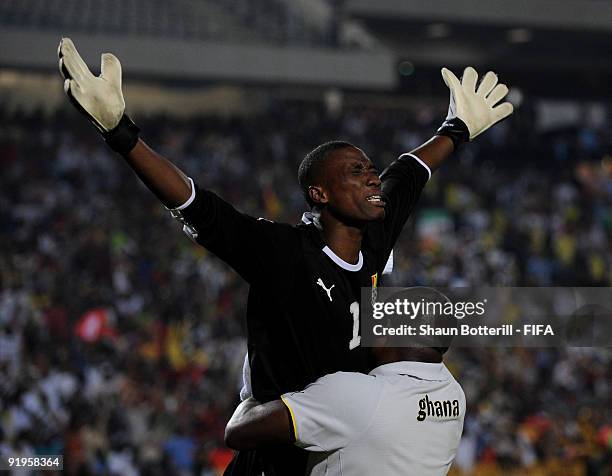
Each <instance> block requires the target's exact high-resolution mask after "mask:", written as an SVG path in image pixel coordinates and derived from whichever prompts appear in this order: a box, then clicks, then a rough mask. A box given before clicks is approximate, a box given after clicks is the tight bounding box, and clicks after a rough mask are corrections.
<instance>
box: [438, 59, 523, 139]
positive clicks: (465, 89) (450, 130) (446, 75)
mask: <svg viewBox="0 0 612 476" xmlns="http://www.w3.org/2000/svg"><path fill="white" fill-rule="evenodd" d="M442 78H443V79H444V82H445V83H446V85H447V86H448V89H450V104H449V107H448V115H447V116H446V121H445V122H444V124H442V127H440V129H438V132H437V134H438V135H446V136H448V137H450V138H451V139H452V140H453V142H454V144H455V149H456V148H457V147H458V146H459V145H460V144H461V143H462V142H467V141H470V140H472V139H474V138H475V137H477V136H478V135H480V134H482V133H483V132H484V131H486V130H487V129H488V128H489V127H491V126H492V125H494V124H496V123H497V122H499V121H501V120H502V119H504V118H506V117H508V116H509V115H510V114H512V111H513V107H512V104H510V103H509V102H504V103H502V104H500V105H498V106H496V104H497V103H498V102H499V101H501V100H502V99H503V98H504V97H506V94H508V87H507V86H506V85H505V84H497V81H498V80H497V75H496V74H495V73H493V72H492V71H489V72H488V73H487V74H485V76H484V77H483V78H482V81H481V82H480V85H479V86H478V89H477V88H476V83H477V81H478V73H477V72H476V70H475V69H474V68H472V67H471V66H468V67H467V68H465V71H464V72H463V77H462V78H461V81H459V79H458V78H457V76H455V75H454V74H453V73H452V71H450V70H448V69H446V68H442Z"/></svg>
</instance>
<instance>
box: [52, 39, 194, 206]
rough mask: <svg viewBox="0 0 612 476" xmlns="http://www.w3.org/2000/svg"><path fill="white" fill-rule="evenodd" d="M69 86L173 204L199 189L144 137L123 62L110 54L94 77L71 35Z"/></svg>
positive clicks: (65, 44) (65, 59)
mask: <svg viewBox="0 0 612 476" xmlns="http://www.w3.org/2000/svg"><path fill="white" fill-rule="evenodd" d="M58 56H59V68H60V72H61V73H62V75H63V76H64V79H65V81H64V91H65V92H66V94H67V95H68V97H69V98H70V101H71V102H72V103H73V105H74V106H75V107H76V108H77V109H78V110H79V111H80V112H82V113H83V114H84V115H85V116H86V117H87V118H88V119H89V120H90V121H91V122H92V123H93V124H94V125H95V126H96V128H97V129H98V131H100V133H101V134H102V136H103V137H104V140H106V142H107V144H108V145H109V146H110V147H111V148H112V149H113V150H115V151H116V152H118V153H119V154H121V155H122V156H123V158H124V159H125V160H126V162H127V163H128V164H129V165H130V167H132V169H133V170H134V172H136V174H137V175H138V177H139V178H140V179H141V180H142V181H143V182H144V184H145V185H146V186H147V187H148V188H149V189H150V190H151V191H152V192H153V193H154V194H155V196H157V198H158V199H159V200H160V201H161V202H162V203H163V204H164V205H165V206H166V207H168V208H175V207H178V206H180V205H182V204H184V203H185V202H186V201H187V200H189V198H190V197H191V196H192V193H193V192H194V189H193V184H192V183H191V181H190V180H189V178H188V177H187V176H186V175H185V174H184V173H183V172H181V170H180V169H179V168H178V167H176V166H175V165H174V164H173V163H172V162H170V161H169V160H167V159H165V158H164V157H162V156H161V155H159V154H157V153H156V152H155V151H153V150H152V149H150V148H149V147H148V146H147V145H146V144H145V143H144V141H142V140H141V139H139V136H138V134H139V129H138V127H137V126H136V125H135V124H134V123H133V122H132V121H131V120H130V118H129V117H128V116H127V115H126V114H125V101H124V99H123V93H122V91H121V63H120V62H119V60H118V59H117V58H116V57H115V56H114V55H112V54H110V53H104V54H103V55H102V61H101V74H100V76H94V75H93V74H92V73H91V71H90V70H89V68H88V67H87V65H86V64H85V62H84V61H83V59H82V58H81V56H80V55H79V53H78V51H77V50H76V48H75V46H74V43H73V42H72V40H70V38H62V40H61V41H60V44H59V47H58Z"/></svg>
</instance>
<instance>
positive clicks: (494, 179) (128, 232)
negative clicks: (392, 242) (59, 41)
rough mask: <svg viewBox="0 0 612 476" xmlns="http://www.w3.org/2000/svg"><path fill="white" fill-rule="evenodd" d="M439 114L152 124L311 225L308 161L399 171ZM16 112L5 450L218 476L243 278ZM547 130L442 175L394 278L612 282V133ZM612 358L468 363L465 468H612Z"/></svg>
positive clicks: (471, 354)
mask: <svg viewBox="0 0 612 476" xmlns="http://www.w3.org/2000/svg"><path fill="white" fill-rule="evenodd" d="M439 112H440V111H437V110H423V111H422V114H421V115H419V116H414V115H409V114H407V113H405V112H402V111H399V110H388V109H376V108H363V107H360V108H347V109H346V110H345V111H344V112H343V113H342V114H340V115H327V114H326V113H325V109H324V107H323V105H321V104H318V103H306V102H277V103H276V104H272V105H270V107H269V108H268V109H267V110H265V111H262V112H261V113H259V114H258V115H256V116H252V117H230V118H225V119H221V118H214V117H200V118H194V119H191V120H179V119H172V118H169V117H161V116H160V117H150V118H148V119H144V118H142V119H141V120H139V122H140V124H141V126H142V128H143V130H144V131H145V137H146V138H149V139H150V140H151V142H152V143H153V144H154V145H155V146H156V147H157V148H158V150H160V151H161V152H163V153H165V154H167V155H168V156H169V157H172V158H173V159H175V160H176V161H177V163H179V164H180V165H181V166H182V167H183V168H184V169H185V170H186V171H187V172H188V173H189V174H190V175H192V176H193V177H195V178H197V179H198V180H199V181H200V183H202V184H204V185H206V186H207V187H210V188H211V189H213V190H215V191H217V192H219V193H220V194H221V195H222V196H223V197H225V198H226V199H228V200H229V201H231V202H232V203H234V204H235V205H236V206H237V207H238V208H239V209H241V210H243V211H245V212H248V213H251V214H254V215H256V216H265V217H267V218H270V219H275V220H279V221H282V220H285V221H290V222H295V221H296V220H297V219H298V218H299V216H300V214H301V212H302V211H303V209H304V205H303V202H302V197H301V194H300V192H299V189H298V187H297V185H296V168H297V164H298V163H299V160H300V158H301V155H302V154H303V153H304V152H305V151H307V150H309V149H310V148H312V147H313V146H315V145H316V144H317V143H319V142H321V141H323V140H325V139H328V138H332V137H342V138H345V139H348V140H351V141H353V142H354V143H356V144H358V145H360V146H362V147H363V148H364V149H365V150H366V152H367V153H368V154H369V155H370V156H371V157H372V158H373V159H374V160H375V161H376V162H377V163H378V164H379V165H381V166H382V165H384V164H386V163H388V162H389V161H390V160H392V158H393V157H394V156H395V155H397V154H398V153H399V152H403V151H405V150H408V149H410V148H411V147H413V146H414V145H416V144H418V143H420V142H421V141H422V140H423V139H424V138H426V137H427V136H428V135H429V134H430V133H431V131H432V127H433V125H434V124H435V123H436V119H437V116H438V113H439ZM0 114H1V116H2V117H1V122H2V124H3V127H2V128H1V129H0V166H1V168H2V171H3V172H2V175H1V176H0V177H1V178H0V206H1V208H2V214H0V248H1V249H2V255H1V258H0V289H1V293H0V369H1V370H0V373H1V374H2V378H1V379H0V396H1V398H0V402H1V406H0V421H1V422H2V425H0V428H1V433H0V452H10V453H12V454H20V455H30V454H45V453H53V452H58V453H63V454H64V455H65V470H66V474H69V475H76V474H94V475H97V474H100V475H101V474H118V475H119V474H120V475H123V476H130V475H137V474H150V475H156V474H159V475H187V474H195V475H214V474H219V472H220V471H221V470H222V468H223V467H224V465H225V464H226V463H227V461H228V460H229V458H230V456H231V452H229V450H227V449H226V448H225V447H224V446H223V442H222V434H223V427H224V424H225V422H226V420H227V418H228V417H229V415H230V413H231V411H232V409H233V407H234V405H235V403H236V398H237V392H238V388H239V385H240V369H241V364H242V358H243V355H244V351H245V342H244V338H243V335H244V334H243V329H244V306H245V303H246V286H245V284H244V283H243V282H242V281H241V280H240V279H239V278H238V277H237V276H236V275H235V274H234V273H233V272H232V271H230V270H229V269H228V268H227V267H226V266H225V265H223V264H222V263H221V262H220V261H218V260H217V259H216V258H214V257H211V256H210V255H209V254H207V253H206V251H204V250H203V249H202V248H200V247H197V246H195V245H194V244H192V243H191V242H190V241H189V240H188V239H187V238H186V237H185V236H183V235H182V233H181V232H180V231H179V227H178V225H177V224H176V223H175V222H174V221H173V220H172V219H171V218H170V217H169V214H168V213H167V212H166V211H165V210H164V209H163V207H161V206H160V205H159V204H158V203H157V202H156V201H155V199H154V198H153V197H152V196H151V195H150V194H149V193H148V192H146V191H145V190H144V188H143V187H142V186H139V184H138V182H137V180H136V179H135V178H134V177H133V176H132V174H131V173H130V172H129V170H128V169H127V167H125V166H124V164H122V163H121V160H120V159H118V158H117V157H113V156H111V154H110V153H109V152H108V151H107V150H106V149H105V148H104V146H103V144H101V143H100V141H99V140H98V137H97V136H96V134H95V132H93V131H92V130H91V129H90V128H89V125H88V124H84V123H83V121H81V120H79V119H80V118H77V117H75V114H76V113H72V112H71V113H66V112H65V111H59V112H57V113H55V114H53V115H51V116H46V117H45V116H43V115H42V114H38V113H32V114H19V113H12V114H11V115H10V116H9V114H8V113H7V112H6V111H2V112H1V113H0ZM608 114H609V111H608ZM533 120H534V119H533V117H532V116H530V114H528V113H527V112H525V113H524V114H520V115H519V116H517V117H516V118H515V119H514V120H512V121H509V122H507V123H504V124H503V125H502V126H501V127H499V128H497V129H495V131H492V132H491V133H488V134H486V135H485V136H484V137H483V138H482V140H481V141H480V142H479V143H478V144H473V145H470V146H467V147H465V148H464V149H463V151H462V152H461V153H460V154H459V155H458V156H457V157H456V160H455V161H454V162H453V163H451V164H448V167H445V168H443V169H442V170H440V171H439V172H438V173H437V174H436V175H435V176H434V177H435V178H434V180H433V181H432V182H431V183H430V184H429V185H428V186H427V189H426V193H425V194H424V197H423V198H422V201H421V203H420V205H419V208H418V212H417V214H416V217H415V218H414V220H413V221H414V224H413V226H411V227H410V228H409V229H408V230H406V231H405V232H404V234H403V237H402V238H401V239H400V242H399V244H398V246H397V248H396V263H395V266H396V271H395V272H394V274H393V275H392V276H393V277H392V283H395V284H398V285H405V284H407V283H410V284H434V285H449V284H455V285H457V284H463V283H465V284H484V283H486V284H488V285H530V284H533V285H538V286H549V285H563V284H572V285H585V286H591V285H599V286H610V284H611V281H612V256H611V254H610V252H611V251H610V243H611V242H612V239H611V238H612V216H611V215H610V213H611V210H612V206H611V205H612V203H611V202H612V164H611V161H612V159H611V158H610V157H609V156H605V153H606V152H607V151H610V146H611V145H612V137H611V136H610V132H609V129H607V128H594V127H586V126H585V127H582V128H579V129H572V130H568V129H563V130H557V131H553V132H547V133H546V135H544V134H542V133H537V132H535V131H536V130H537V129H536V128H535V127H534V125H533ZM516 137H521V141H520V143H519V142H517V141H516ZM313 141H316V142H313ZM517 157H520V162H519V161H518V160H517ZM432 226H434V227H435V229H436V230H437V233H435V234H433V235H432V234H431V233H428V230H431V227H432ZM172 230H175V231H174V232H173V231H172ZM610 358H611V355H610V352H609V349H608V350H606V349H568V350H563V349H498V350H491V349H471V350H465V349H458V350H454V351H452V353H451V354H450V355H449V357H448V359H447V361H448V363H449V367H450V368H451V369H452V371H453V372H454V373H455V375H456V376H457V377H458V379H459V381H460V382H462V384H463V386H464V388H465V392H466V395H467V400H468V413H467V415H468V416H467V419H466V425H465V433H464V438H463V440H462V444H461V446H460V449H459V454H458V456H457V460H456V463H455V467H454V469H453V470H452V471H453V472H452V473H451V474H454V475H468V474H479V475H498V474H504V475H512V474H527V472H528V474H534V475H538V474H542V475H550V474H563V475H586V474H606V473H605V471H609V469H610V465H611V456H612V427H610V414H609V395H610V382H611V381H612V374H611V372H612V365H611V364H612V362H611V361H610ZM605 468H608V469H607V470H606V469H605Z"/></svg>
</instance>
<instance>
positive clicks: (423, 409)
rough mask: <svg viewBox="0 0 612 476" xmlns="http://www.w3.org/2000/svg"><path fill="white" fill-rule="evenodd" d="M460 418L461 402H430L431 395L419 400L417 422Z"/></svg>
mask: <svg viewBox="0 0 612 476" xmlns="http://www.w3.org/2000/svg"><path fill="white" fill-rule="evenodd" d="M458 416H459V400H430V399H429V395H425V398H421V399H420V400H419V413H418V414H417V421H423V420H425V418H427V417H436V418H443V419H444V418H448V419H453V418H456V417H458Z"/></svg>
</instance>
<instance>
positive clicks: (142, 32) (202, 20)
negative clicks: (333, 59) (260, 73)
mask: <svg viewBox="0 0 612 476" xmlns="http://www.w3.org/2000/svg"><path fill="white" fill-rule="evenodd" d="M0 26H10V27H11V28H26V29H30V30H35V31H65V30H70V31H71V32H73V33H79V32H80V33H87V34H113V35H118V36H144V37H146V36H149V37H158V38H159V37H161V38H175V39H183V40H210V39H214V40H216V41H229V42H232V43H249V42H261V43H272V44H279V45H285V44H297V45H325V44H331V43H330V41H331V40H330V38H331V36H332V35H331V32H329V31H326V29H325V28H320V27H317V26H313V25H312V23H310V22H305V21H304V20H302V18H301V16H300V15H298V14H297V12H294V11H293V10H292V9H291V8H289V7H288V5H287V3H285V2H282V1H279V0H262V1H259V2H250V1H247V0H222V1H212V0H177V1H173V2H166V1H163V0H154V1H147V0H130V1H121V0H102V1H95V2H94V1H90V0H83V1H77V0H50V1H45V0H25V1H18V0H15V1H13V0H8V1H6V2H2V4H1V5H0Z"/></svg>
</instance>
